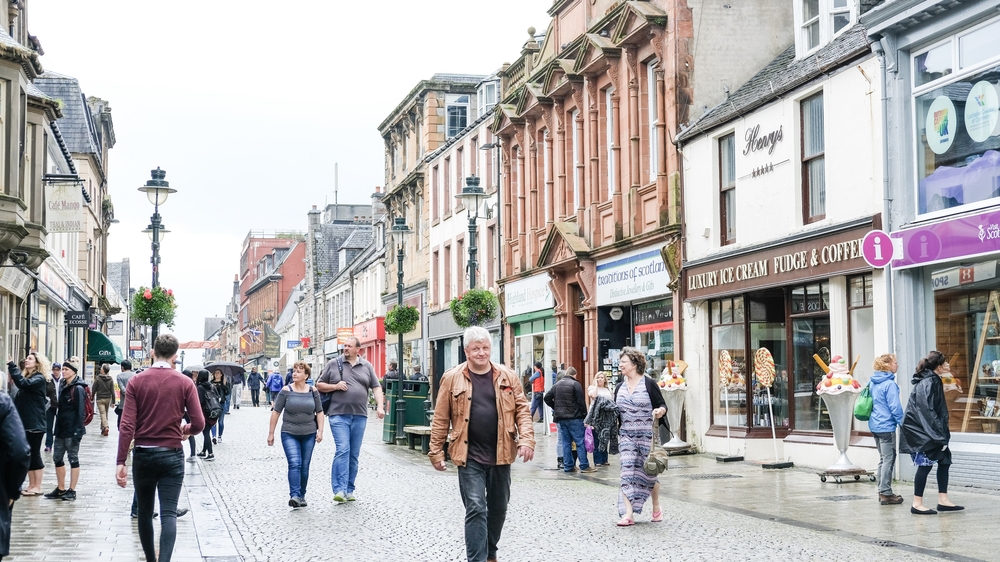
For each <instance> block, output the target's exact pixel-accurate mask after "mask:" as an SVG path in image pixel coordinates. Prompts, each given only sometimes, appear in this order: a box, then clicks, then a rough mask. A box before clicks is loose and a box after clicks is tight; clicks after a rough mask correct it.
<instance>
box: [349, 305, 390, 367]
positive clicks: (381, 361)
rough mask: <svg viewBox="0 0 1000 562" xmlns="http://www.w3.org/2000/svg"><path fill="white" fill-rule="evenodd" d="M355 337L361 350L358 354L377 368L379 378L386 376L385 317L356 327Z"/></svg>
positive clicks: (367, 321) (366, 321)
mask: <svg viewBox="0 0 1000 562" xmlns="http://www.w3.org/2000/svg"><path fill="white" fill-rule="evenodd" d="M354 337H356V338H358V343H359V344H360V346H361V348H360V349H359V351H358V353H360V355H361V356H362V357H364V358H365V359H367V360H368V362H369V363H371V364H372V366H373V367H375V374H376V375H378V378H380V379H381V378H382V377H384V376H385V317H384V316H378V317H375V318H372V319H370V320H365V321H364V322H362V323H360V324H355V325H354Z"/></svg>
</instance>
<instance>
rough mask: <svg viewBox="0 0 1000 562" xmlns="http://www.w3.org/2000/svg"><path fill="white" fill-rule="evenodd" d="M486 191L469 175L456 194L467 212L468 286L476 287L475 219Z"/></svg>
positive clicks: (477, 217)
mask: <svg viewBox="0 0 1000 562" xmlns="http://www.w3.org/2000/svg"><path fill="white" fill-rule="evenodd" d="M485 195H486V192H485V191H483V188H482V187H479V178H477V177H476V176H469V177H467V178H465V187H464V188H462V193H459V194H458V195H456V197H457V198H458V199H461V200H462V201H463V202H464V203H465V209H466V212H468V213H469V288H470V289H475V288H476V268H477V267H478V266H479V263H478V262H477V261H476V254H477V253H478V251H479V248H477V247H476V220H477V219H479V199H480V198H482V197H484V196H485Z"/></svg>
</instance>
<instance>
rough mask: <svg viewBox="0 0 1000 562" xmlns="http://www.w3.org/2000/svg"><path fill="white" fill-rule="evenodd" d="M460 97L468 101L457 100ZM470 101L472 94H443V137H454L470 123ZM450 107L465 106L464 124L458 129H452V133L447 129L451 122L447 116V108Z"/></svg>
mask: <svg viewBox="0 0 1000 562" xmlns="http://www.w3.org/2000/svg"><path fill="white" fill-rule="evenodd" d="M461 97H465V98H466V99H468V100H469V101H467V102H465V103H461V102H458V101H457V100H458V99H459V98H461ZM471 102H472V95H471V94H445V96H444V134H445V138H448V139H450V138H454V137H456V136H458V135H459V134H460V133H461V132H462V131H464V130H465V128H466V127H468V126H469V123H471V122H472V121H473V119H470V115H469V109H471V107H470V106H471V105H472V103H471ZM452 107H464V108H465V126H463V127H461V128H459V129H458V130H456V131H454V134H452V132H451V131H450V130H449V129H450V127H451V124H450V123H449V117H450V116H449V115H448V110H449V109H451V108H452Z"/></svg>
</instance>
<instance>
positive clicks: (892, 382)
mask: <svg viewBox="0 0 1000 562" xmlns="http://www.w3.org/2000/svg"><path fill="white" fill-rule="evenodd" d="M898 368H899V365H898V364H897V363H896V356H895V355H893V354H891V353H886V354H885V355H880V356H878V357H877V358H876V359H875V364H874V365H873V366H872V369H873V370H874V373H872V378H871V382H870V383H868V384H869V386H870V391H871V394H872V414H871V417H869V418H868V429H869V430H870V431H871V432H872V437H874V438H875V446H876V447H877V448H878V454H879V461H878V501H879V503H880V504H882V505H899V504H901V503H903V496H897V495H896V494H893V493H892V474H893V472H894V469H895V465H896V428H897V427H899V425H900V424H902V423H903V406H902V404H900V403H899V385H898V384H896V370H897V369H898Z"/></svg>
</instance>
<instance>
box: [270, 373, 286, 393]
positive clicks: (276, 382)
mask: <svg viewBox="0 0 1000 562" xmlns="http://www.w3.org/2000/svg"><path fill="white" fill-rule="evenodd" d="M269 380H270V382H269V383H268V385H267V386H268V388H269V389H270V390H271V392H278V391H280V390H281V387H283V386H285V384H284V381H283V380H281V375H279V374H278V373H272V374H271V378H270V379H269Z"/></svg>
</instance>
